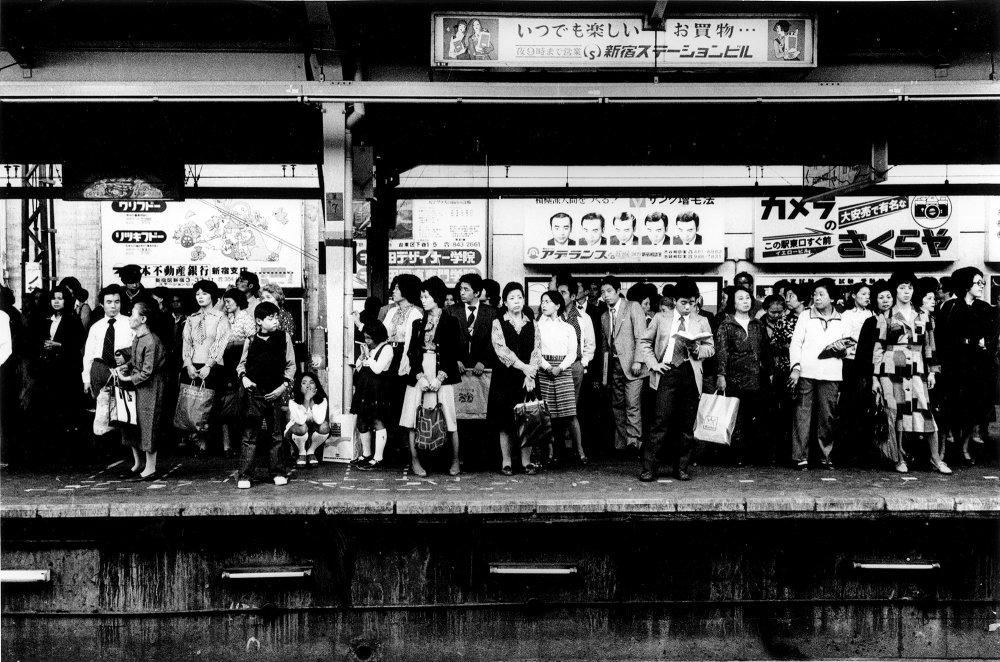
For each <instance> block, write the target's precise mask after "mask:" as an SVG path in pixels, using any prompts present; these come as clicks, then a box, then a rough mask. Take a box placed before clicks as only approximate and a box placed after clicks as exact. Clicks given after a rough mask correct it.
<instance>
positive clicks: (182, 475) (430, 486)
mask: <svg viewBox="0 0 1000 662" xmlns="http://www.w3.org/2000/svg"><path fill="white" fill-rule="evenodd" d="M160 469H161V471H162V472H163V473H164V474H165V475H164V477H163V478H160V479H158V480H155V481H153V482H135V481H131V480H128V479H125V478H122V477H121V474H122V473H123V471H124V470H125V466H124V463H122V462H118V463H111V464H110V465H108V464H96V463H91V464H87V465H76V466H69V465H63V466H59V467H53V468H49V469H41V468H33V469H20V468H13V467H6V468H3V469H0V518H2V519H13V518H106V517H108V518H121V517H134V518H142V517H186V518H191V517H217V516H250V515H307V516H308V515H332V516H361V517H379V518H383V517H395V516H423V517H430V518H450V517H455V516H474V517H485V518H508V519H515V520H517V519H542V520H544V519H615V518H628V517H637V516H638V517H650V518H679V519H684V518H690V519H702V518H704V519H753V518H765V519H766V518H786V517H794V518H820V519H822V518H842V517H849V518H853V517H861V518H877V517H881V516H886V515H889V516H901V517H905V516H920V517H954V516H958V517H965V516H970V517H976V516H979V517H998V516H1000V468H998V467H997V466H982V465H979V466H973V467H966V468H956V469H955V473H954V474H952V475H950V476H945V475H941V474H938V473H931V472H929V471H911V472H910V473H908V474H898V473H895V472H892V471H882V470H880V471H876V470H867V469H850V468H848V469H837V470H835V471H820V470H813V471H808V472H802V471H796V470H794V469H791V468H778V467H740V468H736V467H722V466H698V467H695V468H694V469H693V470H692V474H693V476H694V478H693V480H691V481H689V482H680V481H677V480H675V479H672V478H670V477H661V478H659V479H658V480H657V481H656V482H654V483H641V482H639V480H638V479H637V476H638V464H637V463H633V462H606V463H594V464H592V465H590V466H587V467H579V466H575V467H566V468H556V469H553V470H549V471H544V472H542V473H540V474H539V475H536V476H526V475H523V474H515V475H514V476H510V477H507V476H502V475H500V474H499V473H496V472H466V473H463V474H462V475H460V476H457V477H452V476H449V475H447V473H431V474H430V475H429V476H428V477H426V478H417V477H415V476H413V475H412V474H410V473H409V472H407V471H406V470H404V469H402V468H398V469H386V470H382V471H375V472H359V471H357V470H354V469H351V468H350V467H348V466H347V465H344V464H334V463H326V464H320V465H319V466H318V467H309V468H298V470H296V471H294V472H293V473H292V474H291V476H290V481H289V484H288V485H285V486H282V487H277V486H275V485H273V484H271V482H270V481H268V480H267V478H266V476H265V475H264V474H263V473H262V472H261V470H259V473H258V475H257V480H256V481H255V483H254V486H253V487H252V488H251V489H249V490H237V489H236V485H235V483H236V472H235V461H233V460H224V459H222V458H211V459H195V458H175V459H169V458H161V463H160Z"/></svg>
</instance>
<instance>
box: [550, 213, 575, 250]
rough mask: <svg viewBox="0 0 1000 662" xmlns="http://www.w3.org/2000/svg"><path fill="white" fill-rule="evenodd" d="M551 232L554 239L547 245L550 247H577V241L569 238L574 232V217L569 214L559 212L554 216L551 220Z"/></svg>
mask: <svg viewBox="0 0 1000 662" xmlns="http://www.w3.org/2000/svg"><path fill="white" fill-rule="evenodd" d="M549 230H550V231H551V232H552V238H551V239H549V240H548V241H547V242H545V243H546V245H548V246H576V241H574V240H573V239H570V238H569V235H570V233H571V232H573V217H571V216H570V215H569V214H565V213H563V212H559V213H558V214H553V215H552V218H550V219H549Z"/></svg>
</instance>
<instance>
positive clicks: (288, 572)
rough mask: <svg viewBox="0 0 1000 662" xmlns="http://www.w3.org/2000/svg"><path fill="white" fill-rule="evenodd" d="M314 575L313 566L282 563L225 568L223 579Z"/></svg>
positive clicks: (296, 577) (281, 577)
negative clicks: (279, 564)
mask: <svg viewBox="0 0 1000 662" xmlns="http://www.w3.org/2000/svg"><path fill="white" fill-rule="evenodd" d="M311 576H312V566H305V565H281V566H262V567H257V568H225V569H223V571H222V578H223V579H258V580H259V579H305V578H306V577H311Z"/></svg>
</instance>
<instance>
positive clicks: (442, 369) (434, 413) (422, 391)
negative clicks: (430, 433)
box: [399, 276, 462, 477]
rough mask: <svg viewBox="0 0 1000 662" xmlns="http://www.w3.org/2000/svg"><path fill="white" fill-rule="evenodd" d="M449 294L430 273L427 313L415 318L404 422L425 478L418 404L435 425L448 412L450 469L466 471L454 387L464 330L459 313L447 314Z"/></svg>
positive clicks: (425, 289) (423, 288)
mask: <svg viewBox="0 0 1000 662" xmlns="http://www.w3.org/2000/svg"><path fill="white" fill-rule="evenodd" d="M447 293H448V288H447V286H446V285H445V284H444V281H442V280H441V279H440V278H438V277H437V276H431V277H430V278H428V279H427V280H425V281H424V282H423V283H422V284H421V285H420V305H421V306H422V307H423V309H424V314H423V317H422V318H421V319H419V320H417V321H416V322H414V323H413V328H412V331H411V334H410V347H409V352H408V353H407V359H408V360H409V365H410V372H409V376H408V377H407V387H406V394H405V395H404V396H403V411H402V413H401V414H400V417H399V425H400V427H403V428H407V429H408V430H409V437H410V460H411V464H412V467H413V473H414V474H416V475H417V476H420V477H424V476H426V475H427V472H426V471H425V470H424V468H423V466H422V465H421V463H420V458H419V457H418V455H417V452H418V450H419V449H418V444H417V432H416V428H417V414H418V411H417V410H418V409H419V410H421V411H420V415H421V417H423V416H429V417H430V418H429V420H428V421H427V422H426V423H425V425H430V427H431V428H433V427H434V426H435V425H440V421H439V420H436V417H443V419H444V421H443V422H444V425H445V426H446V427H447V432H448V437H450V438H451V451H452V462H451V468H450V469H449V470H448V473H449V474H450V475H452V476H457V475H458V474H459V473H461V465H460V463H459V459H458V448H459V442H458V422H457V416H456V411H455V392H454V389H452V385H453V384H457V383H459V382H460V381H461V380H462V378H461V376H460V375H459V372H458V350H459V344H460V343H461V329H460V328H459V325H458V320H457V319H456V318H455V317H452V316H451V315H445V314H443V310H442V306H443V305H444V299H445V295H446V294H447ZM428 405H430V406H428Z"/></svg>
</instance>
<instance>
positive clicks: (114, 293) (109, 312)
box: [82, 285, 135, 397]
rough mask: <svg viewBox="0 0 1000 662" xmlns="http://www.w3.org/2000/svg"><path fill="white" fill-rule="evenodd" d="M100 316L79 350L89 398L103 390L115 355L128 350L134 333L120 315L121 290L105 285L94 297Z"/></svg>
mask: <svg viewBox="0 0 1000 662" xmlns="http://www.w3.org/2000/svg"><path fill="white" fill-rule="evenodd" d="M97 300H98V301H100V302H101V305H102V306H103V307H104V317H102V318H101V319H99V320H97V321H96V322H94V324H93V326H91V327H90V331H89V332H88V334H87V343H86V345H84V348H83V375H82V376H83V390H84V391H86V392H87V393H88V394H89V395H91V396H92V397H97V394H98V393H99V392H100V390H101V389H102V388H104V387H105V386H106V385H107V383H108V379H110V377H111V369H112V368H115V367H116V361H115V352H117V351H118V350H121V349H124V350H131V348H132V338H133V337H134V336H135V333H134V332H133V331H132V329H131V328H129V325H128V319H126V318H125V317H122V316H121V302H122V288H121V286H120V285H108V286H107V287H105V288H104V289H102V290H101V291H100V292H99V293H98V294H97Z"/></svg>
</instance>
